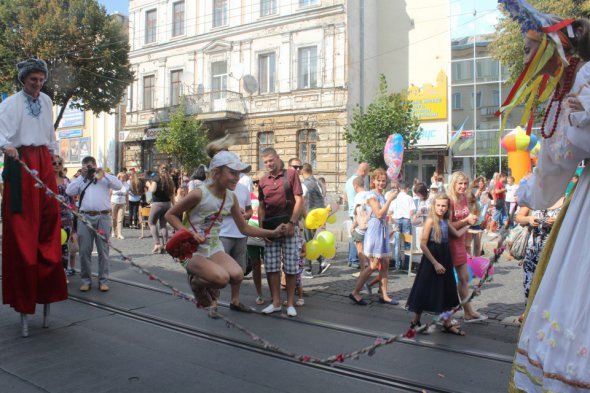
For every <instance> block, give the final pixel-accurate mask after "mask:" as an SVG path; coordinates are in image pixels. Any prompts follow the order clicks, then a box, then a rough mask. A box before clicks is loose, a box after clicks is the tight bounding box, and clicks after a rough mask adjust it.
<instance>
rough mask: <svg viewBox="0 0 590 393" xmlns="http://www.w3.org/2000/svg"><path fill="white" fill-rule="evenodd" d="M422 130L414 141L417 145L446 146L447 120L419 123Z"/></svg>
mask: <svg viewBox="0 0 590 393" xmlns="http://www.w3.org/2000/svg"><path fill="white" fill-rule="evenodd" d="M420 128H421V129H422V132H421V133H420V138H419V139H418V142H417V143H416V146H418V147H426V146H446V145H447V137H448V134H449V133H448V125H447V122H433V123H426V122H425V123H422V124H420Z"/></svg>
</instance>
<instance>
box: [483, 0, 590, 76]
mask: <svg viewBox="0 0 590 393" xmlns="http://www.w3.org/2000/svg"><path fill="white" fill-rule="evenodd" d="M529 2H530V3H531V4H532V5H533V6H534V7H536V8H537V9H538V10H540V11H542V12H547V13H551V14H555V15H558V16H561V17H563V18H577V17H582V16H584V17H588V16H590V0H560V1H555V0H529ZM490 50H491V53H492V56H493V57H494V58H496V59H498V60H500V62H501V63H502V64H504V65H506V66H507V67H508V70H509V73H510V77H509V79H508V83H509V84H513V83H514V82H515V81H516V79H517V78H518V76H519V75H520V73H521V72H522V71H523V69H524V64H523V61H524V51H523V39H522V35H521V33H520V26H519V25H518V23H517V22H514V21H513V20H512V19H510V16H509V15H508V14H506V13H505V14H504V17H503V18H502V19H501V20H500V22H499V23H498V24H497V25H496V32H495V33H494V40H493V42H492V44H491V45H490Z"/></svg>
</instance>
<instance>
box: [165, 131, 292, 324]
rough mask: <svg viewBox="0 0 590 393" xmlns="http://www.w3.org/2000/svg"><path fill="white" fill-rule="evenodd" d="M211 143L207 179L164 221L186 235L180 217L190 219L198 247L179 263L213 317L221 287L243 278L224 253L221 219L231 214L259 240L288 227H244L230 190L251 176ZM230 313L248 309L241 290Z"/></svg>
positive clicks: (244, 166) (244, 230)
mask: <svg viewBox="0 0 590 393" xmlns="http://www.w3.org/2000/svg"><path fill="white" fill-rule="evenodd" d="M213 144H214V142H212V143H210V144H209V146H208V149H207V150H208V152H211V153H210V156H212V159H211V163H210V164H209V178H210V181H209V182H207V183H203V184H201V185H199V186H198V187H197V188H196V189H195V190H193V191H191V192H190V193H189V194H188V195H187V196H186V197H184V198H183V199H182V200H181V201H180V202H179V203H177V204H175V205H174V206H173V207H172V208H170V209H169V210H168V211H167V212H166V215H165V217H166V220H168V222H169V223H170V225H172V226H173V227H174V228H175V229H176V230H178V231H185V230H186V229H185V227H184V225H183V223H182V220H181V217H182V215H183V213H186V214H187V216H188V222H189V225H190V230H191V232H192V233H193V236H194V238H195V239H196V240H197V242H198V243H199V248H198V250H197V251H196V252H195V253H194V254H193V256H192V258H190V259H187V260H185V261H183V262H182V265H183V266H184V268H185V269H186V271H187V274H188V278H189V282H190V285H191V289H192V291H193V293H194V295H195V298H196V299H197V301H198V303H199V304H200V305H202V306H204V307H209V315H210V316H211V317H213V318H214V317H216V316H217V301H218V298H219V289H221V288H225V286H226V285H227V284H231V285H232V287H235V286H237V287H238V288H239V285H240V284H241V282H242V280H243V279H244V272H243V270H242V267H241V266H240V265H239V264H238V263H237V262H236V261H235V260H234V259H233V258H231V257H230V256H229V255H227V254H226V253H225V252H224V249H223V244H222V243H221V240H220V239H219V231H220V227H221V221H222V220H223V217H224V216H227V215H229V214H231V215H232V217H233V219H234V221H235V223H236V225H237V227H238V229H239V230H240V232H242V233H243V234H245V235H248V236H257V237H261V238H276V237H280V236H283V234H284V232H285V229H286V226H285V225H284V224H282V225H280V226H279V227H277V228H276V229H275V230H272V231H270V230H267V229H261V228H256V227H254V226H251V225H248V223H247V222H246V221H245V220H244V217H243V215H242V213H241V210H240V206H239V204H238V200H237V198H236V197H235V195H234V192H233V190H234V189H235V188H236V184H237V183H238V180H239V178H240V173H243V172H249V171H250V165H247V164H244V163H242V162H241V161H240V159H239V157H238V156H237V155H235V154H234V153H231V152H229V151H226V149H227V147H228V146H221V145H220V146H212V145H213ZM232 289H233V288H232ZM230 309H231V310H234V311H245V312H248V311H251V309H250V308H249V307H247V306H245V305H243V304H242V303H241V302H240V300H239V291H234V290H232V298H231V301H230Z"/></svg>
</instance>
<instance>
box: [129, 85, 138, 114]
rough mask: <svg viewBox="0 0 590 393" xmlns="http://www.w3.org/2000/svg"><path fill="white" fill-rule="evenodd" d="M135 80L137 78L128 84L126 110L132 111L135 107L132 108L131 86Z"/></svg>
mask: <svg viewBox="0 0 590 393" xmlns="http://www.w3.org/2000/svg"><path fill="white" fill-rule="evenodd" d="M136 82H137V80H134V81H133V82H131V83H130V84H129V93H128V94H127V112H132V111H133V110H134V109H135V108H133V104H134V102H133V86H135V83H136Z"/></svg>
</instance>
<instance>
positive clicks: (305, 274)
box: [301, 270, 313, 278]
mask: <svg viewBox="0 0 590 393" xmlns="http://www.w3.org/2000/svg"><path fill="white" fill-rule="evenodd" d="M301 277H304V278H313V273H312V272H311V271H309V270H303V271H302V272H301Z"/></svg>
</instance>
